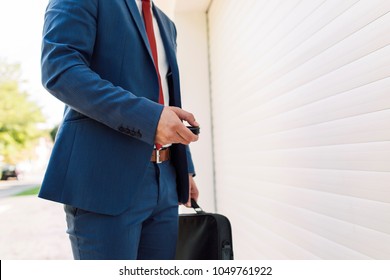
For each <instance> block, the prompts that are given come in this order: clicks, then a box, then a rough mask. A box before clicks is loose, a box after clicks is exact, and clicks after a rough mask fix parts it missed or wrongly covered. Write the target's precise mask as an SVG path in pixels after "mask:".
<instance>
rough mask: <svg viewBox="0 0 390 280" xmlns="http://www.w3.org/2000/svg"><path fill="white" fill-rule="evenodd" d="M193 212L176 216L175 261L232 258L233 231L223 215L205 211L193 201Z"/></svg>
mask: <svg viewBox="0 0 390 280" xmlns="http://www.w3.org/2000/svg"><path fill="white" fill-rule="evenodd" d="M191 202H192V208H194V210H195V211H196V214H181V215H180V216H179V236H178V241H177V247H176V259H177V260H232V259H233V241H232V230H231V225H230V222H229V220H228V218H226V217H225V216H223V215H220V214H212V213H206V212H204V211H203V210H202V208H200V207H199V205H198V204H197V203H196V202H195V201H194V200H192V201H191Z"/></svg>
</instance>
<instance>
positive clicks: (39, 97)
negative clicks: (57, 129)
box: [0, 0, 64, 127]
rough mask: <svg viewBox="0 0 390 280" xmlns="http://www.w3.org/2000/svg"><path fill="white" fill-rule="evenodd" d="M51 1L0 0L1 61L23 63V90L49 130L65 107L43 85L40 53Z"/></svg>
mask: <svg viewBox="0 0 390 280" xmlns="http://www.w3.org/2000/svg"><path fill="white" fill-rule="evenodd" d="M47 3H48V0H0V59H1V60H6V61H7V62H8V63H19V64H20V65H21V68H22V79H23V80H25V83H23V85H22V88H23V90H25V91H26V92H27V93H28V94H29V95H30V98H31V99H32V100H34V101H35V102H36V103H37V104H38V105H39V106H40V107H41V108H42V111H43V113H44V115H45V116H46V120H47V126H48V127H50V126H54V125H55V124H58V123H59V122H60V121H61V118H62V112H63V107H64V106H63V104H62V103H61V102H60V101H58V100H57V99H55V98H54V97H53V96H51V95H50V94H49V93H48V92H47V91H46V90H45V89H44V88H43V87H42V84H41V74H40V50H41V38H42V26H43V17H44V13H45V9H46V6H47Z"/></svg>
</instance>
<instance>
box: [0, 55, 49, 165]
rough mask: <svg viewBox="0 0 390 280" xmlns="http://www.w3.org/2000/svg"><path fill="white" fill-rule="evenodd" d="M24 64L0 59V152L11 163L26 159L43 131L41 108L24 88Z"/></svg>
mask: <svg viewBox="0 0 390 280" xmlns="http://www.w3.org/2000/svg"><path fill="white" fill-rule="evenodd" d="M20 84H21V79H20V66H19V65H18V64H7V63H5V62H4V61H0V155H2V156H3V158H4V161H5V162H8V163H16V162H17V161H19V160H21V159H23V158H24V157H25V155H26V153H25V152H26V151H28V150H29V149H31V148H32V147H33V145H34V143H35V141H36V140H37V138H39V137H40V136H42V131H41V130H39V129H38V127H37V125H38V123H41V122H43V121H44V117H43V114H42V112H41V109H40V108H39V107H38V105H37V104H36V103H34V102H33V101H31V100H30V99H29V97H28V94H27V93H26V92H23V91H22V90H21V89H20Z"/></svg>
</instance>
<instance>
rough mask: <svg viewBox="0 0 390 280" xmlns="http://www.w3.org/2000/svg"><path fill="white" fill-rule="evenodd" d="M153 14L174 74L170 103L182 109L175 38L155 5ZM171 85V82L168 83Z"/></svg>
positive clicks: (172, 76)
mask: <svg viewBox="0 0 390 280" xmlns="http://www.w3.org/2000/svg"><path fill="white" fill-rule="evenodd" d="M153 13H154V16H155V17H156V20H157V23H158V27H159V29H160V34H161V39H162V41H163V44H164V49H165V54H166V56H167V59H168V65H169V68H170V70H171V72H172V75H171V77H169V78H170V79H172V84H171V85H169V86H170V87H173V88H170V90H169V93H170V103H171V104H172V105H175V106H179V107H181V98H180V92H179V80H178V77H179V68H178V65H177V59H176V51H175V50H176V47H175V42H174V41H173V40H174V38H172V34H171V33H170V32H169V27H168V26H167V25H166V24H167V23H166V21H164V20H163V15H162V14H161V13H162V12H161V11H160V10H159V9H158V8H157V7H156V6H155V5H153ZM168 84H169V81H168Z"/></svg>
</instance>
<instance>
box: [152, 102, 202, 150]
mask: <svg viewBox="0 0 390 280" xmlns="http://www.w3.org/2000/svg"><path fill="white" fill-rule="evenodd" d="M182 121H187V122H188V123H189V124H190V125H192V126H199V124H198V123H197V122H196V121H195V117H194V115H193V114H191V113H189V112H186V111H184V110H182V109H180V108H178V107H167V106H166V107H164V109H163V111H162V113H161V116H160V121H159V122H158V125H157V132H156V138H155V142H156V143H159V144H160V145H166V144H173V143H181V144H184V145H188V144H189V143H191V142H195V141H197V140H198V136H197V135H195V134H193V133H192V132H191V131H190V130H189V129H188V128H187V127H185V125H184V124H183V123H182Z"/></svg>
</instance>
